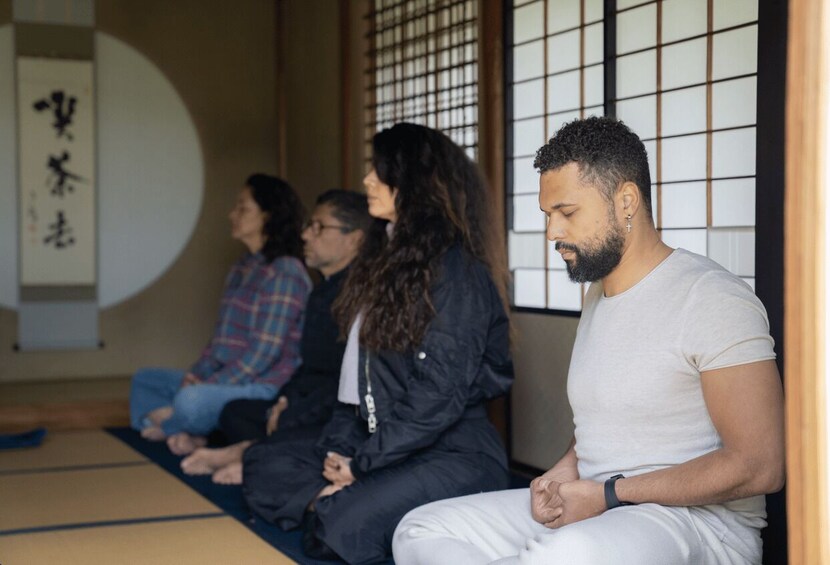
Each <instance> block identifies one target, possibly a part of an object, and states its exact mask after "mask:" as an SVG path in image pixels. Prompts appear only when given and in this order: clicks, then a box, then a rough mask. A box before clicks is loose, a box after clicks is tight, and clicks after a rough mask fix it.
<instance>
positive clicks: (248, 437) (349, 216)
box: [181, 189, 374, 484]
mask: <svg viewBox="0 0 830 565" xmlns="http://www.w3.org/2000/svg"><path fill="white" fill-rule="evenodd" d="M373 221H374V220H373V219H372V217H371V216H370V215H369V208H368V204H367V201H366V196H365V195H363V194H359V193H356V192H350V191H347V190H337V189H335V190H329V191H327V192H325V193H323V194H322V195H320V197H319V198H318V199H317V203H316V205H315V208H314V211H313V212H312V215H311V218H310V219H309V220H308V222H306V224H305V227H304V228H303V233H302V238H303V242H304V252H305V262H306V266H307V267H308V268H310V269H315V270H317V271H319V272H320V274H321V275H322V280H321V281H320V283H319V284H318V285H317V286H316V287H315V288H314V290H313V291H312V292H311V294H310V295H309V298H308V304H307V306H306V312H305V326H304V327H303V334H302V338H301V340H300V352H301V354H302V359H303V364H302V365H301V366H300V367H299V368H298V369H297V371H296V372H295V373H294V375H293V376H292V377H291V380H290V381H289V382H288V383H286V385H285V386H283V388H282V389H281V390H280V393H279V397H278V398H277V399H274V400H250V401H249V400H243V401H233V402H230V403H229V404H227V405H226V406H225V408H224V409H223V411H222V415H221V416H220V419H219V427H220V430H221V432H222V433H223V434H224V435H225V437H226V439H227V440H228V443H229V445H228V446H227V447H222V448H217V449H210V448H200V449H197V450H196V451H195V452H193V454H191V455H190V456H189V457H187V458H186V459H184V460H183V461H182V463H181V467H182V470H184V472H185V473H187V474H190V475H205V474H211V475H212V476H213V481H214V482H216V483H222V484H239V483H241V482H242V454H243V453H244V452H245V449H247V448H248V447H249V446H250V445H251V444H252V443H253V442H255V441H259V440H262V439H265V438H267V437H269V436H271V437H272V438H273V439H275V440H276V439H287V438H290V439H306V438H308V439H313V438H316V437H317V435H318V434H319V431H320V429H321V428H322V426H323V424H325V423H326V421H328V419H329V417H330V416H331V411H332V408H333V406H334V403H335V401H336V400H337V386H338V381H339V377H340V364H341V362H342V359H343V351H344V349H345V343H344V342H343V341H338V339H337V338H338V334H339V329H338V327H337V324H336V323H335V321H334V319H333V317H332V313H331V307H332V304H333V302H334V300H335V298H337V294H338V293H339V292H340V287H341V284H342V282H343V280H344V279H345V277H346V273H347V271H348V266H349V264H350V263H351V262H352V260H353V259H354V258H355V256H356V255H357V253H358V251H359V249H360V247H361V245H362V243H363V240H364V238H365V236H366V234H367V232H368V230H369V229H370V227H371V226H372V222H373ZM278 436H279V437H278Z"/></svg>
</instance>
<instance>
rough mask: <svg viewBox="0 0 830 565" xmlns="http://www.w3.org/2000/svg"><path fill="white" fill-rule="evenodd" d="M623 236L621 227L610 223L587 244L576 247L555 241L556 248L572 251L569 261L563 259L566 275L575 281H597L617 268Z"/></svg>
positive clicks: (621, 250)
mask: <svg viewBox="0 0 830 565" xmlns="http://www.w3.org/2000/svg"><path fill="white" fill-rule="evenodd" d="M624 243H625V238H624V237H623V234H622V228H620V227H619V226H618V225H616V224H615V223H613V222H612V223H611V225H610V227H609V228H608V232H607V233H606V234H605V235H604V236H598V237H597V238H596V239H594V240H593V241H591V242H589V243H588V244H587V245H583V246H581V247H577V246H576V245H572V244H570V243H562V242H561V241H557V242H556V250H557V251H559V250H560V249H565V250H567V251H572V252H573V253H574V258H573V259H572V260H571V261H565V264H566V265H567V267H568V277H570V279H571V280H572V281H573V282H576V283H586V282H594V281H598V280H600V279H602V278H605V277H606V276H608V275H609V274H610V273H611V271H613V270H614V269H616V268H617V265H619V264H620V259H622V253H623V245H624Z"/></svg>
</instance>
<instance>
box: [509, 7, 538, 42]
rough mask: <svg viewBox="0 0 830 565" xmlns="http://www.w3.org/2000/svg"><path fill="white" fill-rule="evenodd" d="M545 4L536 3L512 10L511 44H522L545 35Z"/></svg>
mask: <svg viewBox="0 0 830 565" xmlns="http://www.w3.org/2000/svg"><path fill="white" fill-rule="evenodd" d="M544 14H545V3H544V1H543V2H536V3H535V4H530V5H528V6H522V7H521V8H516V9H515V10H513V42H514V43H522V42H524V41H528V40H531V39H537V38H540V37H542V36H543V35H544V34H545V26H544V23H545V17H544Z"/></svg>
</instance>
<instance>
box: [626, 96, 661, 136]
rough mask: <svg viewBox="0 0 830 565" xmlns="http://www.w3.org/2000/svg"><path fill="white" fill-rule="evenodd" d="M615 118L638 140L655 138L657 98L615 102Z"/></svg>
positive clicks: (646, 97) (648, 97) (650, 97)
mask: <svg viewBox="0 0 830 565" xmlns="http://www.w3.org/2000/svg"><path fill="white" fill-rule="evenodd" d="M617 117H618V118H619V119H621V120H622V121H623V122H625V124H626V125H627V126H628V127H629V128H631V130H632V131H633V132H634V133H636V134H637V135H638V136H639V137H640V139H649V138H653V137H656V136H657V97H656V96H643V97H640V98H632V99H630V100H620V101H619V102H617Z"/></svg>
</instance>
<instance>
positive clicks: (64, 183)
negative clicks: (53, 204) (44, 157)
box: [46, 151, 83, 198]
mask: <svg viewBox="0 0 830 565" xmlns="http://www.w3.org/2000/svg"><path fill="white" fill-rule="evenodd" d="M69 159H70V156H69V153H68V152H66V151H64V152H63V153H61V155H60V157H56V156H54V155H49V161H48V162H47V163H46V166H47V167H48V168H49V177H48V179H47V181H46V182H48V183H52V190H51V192H52V194H53V195H54V196H60V197H61V198H63V197H64V193H65V192H74V191H75V186H74V185H73V184H72V183H70V182H68V181H69V180H74V181H83V178H82V177H80V176H78V175H76V174H75V173H72V172H70V171H67V170H66V169H64V168H63V164H64V163H66V162H67V161H69Z"/></svg>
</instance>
